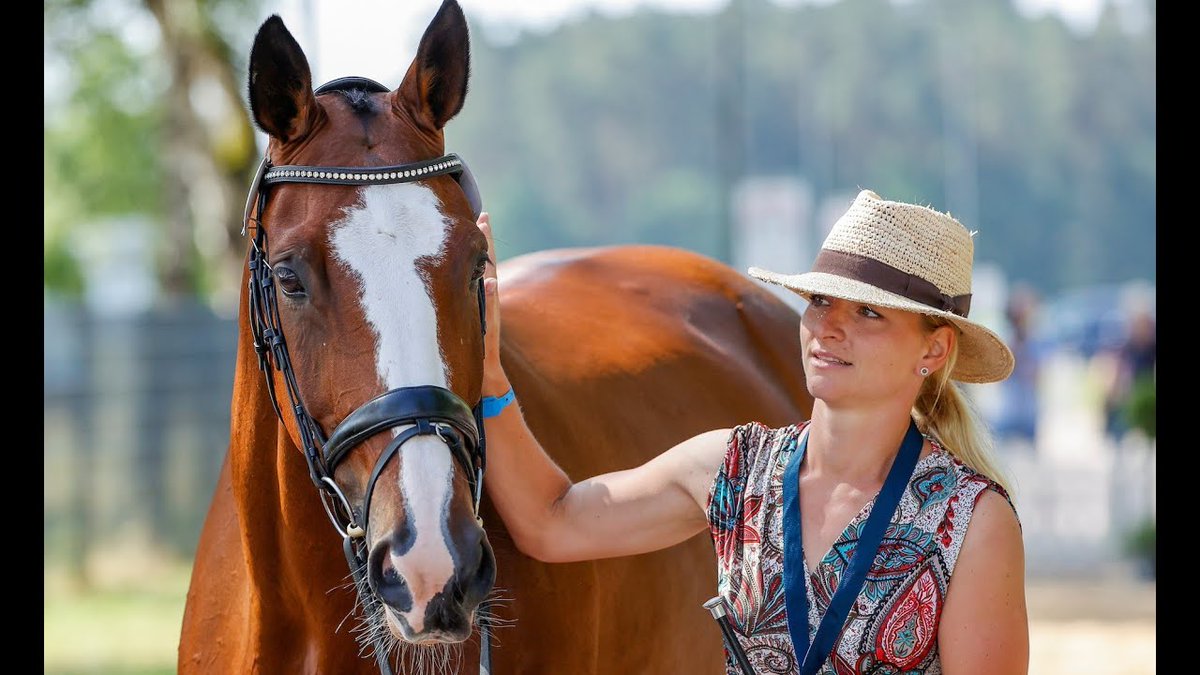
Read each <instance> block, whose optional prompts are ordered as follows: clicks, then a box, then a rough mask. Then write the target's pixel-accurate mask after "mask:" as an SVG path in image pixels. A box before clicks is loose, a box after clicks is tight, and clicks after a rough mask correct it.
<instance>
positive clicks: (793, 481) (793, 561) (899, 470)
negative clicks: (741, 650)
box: [783, 419, 924, 675]
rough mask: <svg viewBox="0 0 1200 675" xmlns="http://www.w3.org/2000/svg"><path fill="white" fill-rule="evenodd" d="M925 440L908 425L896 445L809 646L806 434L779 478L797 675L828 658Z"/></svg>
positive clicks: (912, 424) (818, 666)
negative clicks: (803, 502) (803, 473)
mask: <svg viewBox="0 0 1200 675" xmlns="http://www.w3.org/2000/svg"><path fill="white" fill-rule="evenodd" d="M923 444H924V438H923V437H922V436H921V432H920V430H918V429H917V423H916V422H915V421H913V420H911V419H910V420H909V424H908V432H907V433H906V434H905V435H904V441H903V442H902V443H901V444H900V451H899V453H898V454H897V455H896V459H895V460H894V461H893V462H892V468H891V470H890V471H889V472H888V476H887V480H886V481H884V483H883V488H882V489H881V490H880V491H879V494H878V495H876V497H875V503H874V505H872V506H871V515H870V516H869V517H868V518H867V523H866V525H865V526H864V527H863V530H862V534H861V536H860V537H859V539H858V543H857V544H856V545H855V547H854V553H853V555H852V556H851V558H850V561H849V563H847V565H846V569H845V570H844V571H843V572H842V577H841V579H839V580H838V585H837V590H836V591H835V592H834V594H833V599H832V600H831V601H830V602H829V609H828V610H826V612H825V616H823V617H822V618H821V624H820V625H819V626H818V627H817V634H816V636H815V637H814V638H813V641H812V644H811V645H810V644H809V641H808V632H809V625H808V593H807V591H806V587H807V584H808V579H807V578H806V575H805V574H804V544H803V533H802V527H801V520H802V519H801V516H800V464H801V463H802V462H803V460H804V451H805V449H807V447H808V430H807V429H806V430H805V433H804V438H803V439H802V440H801V441H800V444H799V446H798V447H797V448H796V450H795V452H794V454H793V455H792V458H791V460H789V461H788V465H787V469H786V470H785V471H784V473H783V513H784V517H783V586H784V592H785V595H786V600H787V616H788V632H789V633H790V634H791V637H792V646H793V648H794V649H795V650H796V658H797V659H798V660H799V661H800V675H814V674H815V673H816V672H817V671H819V670H820V669H821V666H822V665H823V664H824V663H825V661H826V660H827V659H828V658H829V653H830V652H831V651H833V648H834V641H835V640H836V639H837V636H838V635H839V634H840V633H841V632H842V626H844V625H845V623H846V617H847V616H848V615H849V613H850V606H851V605H852V604H853V602H854V599H855V598H857V597H858V593H859V591H861V590H862V587H863V583H864V582H865V581H866V580H867V572H869V571H870V569H871V563H872V562H874V560H875V554H876V553H877V552H878V551H879V544H880V542H882V541H883V534H884V532H885V531H886V530H887V526H888V525H889V524H890V523H891V522H892V516H893V515H895V513H896V506H897V505H899V503H900V497H901V496H903V495H904V491H905V489H906V488H907V487H908V483H909V481H910V480H911V479H912V472H913V469H914V468H915V467H916V465H917V457H918V456H919V455H920V454H921V446H922V445H923Z"/></svg>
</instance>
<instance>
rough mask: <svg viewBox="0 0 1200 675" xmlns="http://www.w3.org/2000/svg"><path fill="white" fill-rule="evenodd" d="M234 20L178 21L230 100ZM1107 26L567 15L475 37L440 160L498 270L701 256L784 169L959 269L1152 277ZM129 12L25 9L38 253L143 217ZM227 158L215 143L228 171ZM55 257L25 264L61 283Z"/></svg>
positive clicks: (140, 125) (1153, 215) (783, 13)
mask: <svg viewBox="0 0 1200 675" xmlns="http://www.w3.org/2000/svg"><path fill="white" fill-rule="evenodd" d="M259 4H260V3H259V2H257V1H256V0H222V1H220V2H207V3H200V4H199V5H197V6H198V7H200V8H201V10H202V12H203V13H204V14H205V18H204V20H205V21H207V22H209V23H208V24H206V25H213V26H217V25H219V26H222V27H223V28H222V32H223V34H225V35H226V36H227V38H226V39H227V40H228V44H229V45H234V46H236V47H237V48H235V49H232V50H231V53H229V54H227V57H228V61H229V63H230V66H229V67H230V68H231V70H232V72H234V73H236V76H235V77H236V79H237V80H241V79H242V77H243V76H242V73H243V72H244V60H245V58H246V53H247V52H248V48H249V44H250V38H251V36H252V34H253V29H254V28H255V27H256V26H257V23H258V21H259V20H260V19H261V18H262V17H261V11H260V9H259ZM1122 7H1123V9H1121V10H1120V11H1129V10H1130V9H1131V8H1132V9H1137V8H1138V7H1142V8H1144V11H1145V12H1146V13H1147V16H1148V17H1149V24H1148V25H1147V26H1144V27H1142V28H1141V29H1139V30H1131V29H1129V28H1127V27H1125V26H1124V25H1123V24H1122V22H1121V20H1120V17H1119V15H1118V9H1117V8H1116V5H1115V4H1114V3H1109V4H1107V5H1106V10H1105V14H1104V16H1103V18H1102V20H1101V22H1100V24H1099V26H1098V28H1097V29H1096V30H1095V31H1094V32H1090V33H1085V34H1078V33H1075V32H1072V31H1071V30H1070V29H1068V28H1067V27H1066V25H1065V24H1063V23H1062V22H1061V21H1060V20H1058V19H1057V18H1054V17H1052V16H1043V17H1041V18H1034V19H1030V18H1026V17H1023V16H1022V15H1021V14H1020V13H1018V12H1017V10H1016V9H1015V8H1014V6H1013V4H1012V3H1011V2H1008V1H1005V0H987V1H984V2H960V1H959V0H914V1H912V2H903V3H897V2H892V1H890V0H842V1H841V2H835V3H787V5H786V6H784V5H781V4H776V3H774V2H769V1H768V0H735V2H734V4H732V5H730V6H729V8H728V9H726V10H725V11H723V12H720V13H717V14H703V15H676V14H671V15H668V14H664V13H660V12H655V11H649V10H646V9H642V10H640V11H637V12H635V13H633V14H632V15H629V16H624V17H620V18H613V17H608V16H602V15H588V16H585V17H583V18H581V19H578V20H575V21H572V22H569V23H567V24H564V25H562V26H560V27H558V28H556V29H554V30H552V31H549V32H529V33H525V34H522V35H519V36H518V39H516V40H515V41H511V42H506V43H505V44H493V43H491V42H490V41H489V33H488V30H487V29H486V27H476V29H475V30H474V31H473V39H472V79H471V90H470V94H469V96H468V100H467V102H466V107H465V108H464V110H463V112H462V114H461V115H460V116H459V118H458V119H457V120H455V121H453V122H451V124H450V125H449V128H448V129H447V149H448V150H450V151H453V152H458V153H460V154H462V155H463V156H464V157H466V158H467V159H468V160H469V161H470V162H471V167H472V170H473V171H474V172H475V174H476V175H477V176H478V178H479V182H480V185H481V187H482V190H483V193H484V197H485V201H486V203H487V205H488V209H489V210H490V211H491V212H492V213H493V215H494V216H495V219H496V224H497V231H498V237H499V242H498V243H499V245H500V253H501V254H502V255H512V254H515V253H520V252H525V251H531V250H536V249H542V248H548V247H551V246H571V245H589V244H610V243H618V242H657V243H664V244H671V245H677V246H683V247H686V248H690V249H693V250H697V251H700V252H701V253H706V254H709V255H713V256H717V257H726V256H727V255H728V250H727V247H726V245H725V243H724V242H725V240H726V237H727V235H726V229H725V228H726V227H727V225H726V223H725V220H726V216H725V211H726V208H727V200H726V199H725V198H724V196H723V195H724V194H725V191H726V189H727V187H728V184H729V181H730V179H731V178H732V177H734V176H736V175H738V174H739V173H745V174H752V175H770V174H790V175H797V176H800V177H801V178H803V179H805V180H807V181H808V182H809V183H811V185H812V187H813V191H814V196H815V198H816V199H817V200H818V203H819V201H820V200H822V199H826V198H829V197H833V196H842V195H845V194H847V193H850V194H853V192H854V191H856V190H857V188H859V187H870V188H872V189H875V190H876V191H878V192H880V193H881V194H883V195H884V196H885V197H888V198H895V199H904V200H912V201H917V202H922V203H928V204H932V205H935V206H938V207H940V208H943V209H947V210H951V211H952V212H954V213H955V214H956V215H959V216H960V217H962V218H963V219H964V222H965V223H966V224H967V226H968V227H969V228H971V229H973V230H978V231H979V233H980V234H979V237H978V238H977V249H976V250H977V254H978V259H979V260H981V261H991V262H995V263H998V264H999V265H1001V266H1002V267H1003V268H1004V269H1005V270H1006V272H1007V273H1008V275H1009V276H1010V277H1012V278H1022V279H1027V280H1029V281H1030V282H1031V283H1033V284H1034V285H1035V286H1037V287H1038V288H1039V289H1040V290H1042V291H1044V292H1049V291H1054V290H1058V289H1061V288H1065V287H1069V286H1076V285H1081V284H1088V283H1099V282H1109V281H1124V280H1127V279H1130V278H1146V279H1150V280H1152V281H1153V280H1154V279H1155V276H1156V265H1155V255H1156V254H1155V247H1156V238H1157V237H1156V227H1157V202H1156V190H1157V175H1156V171H1157V169H1156V162H1157V135H1156V133H1157V130H1156V115H1157V108H1156V91H1157V90H1156V87H1157V83H1156V27H1155V11H1156V9H1155V5H1154V3H1153V2H1149V3H1147V4H1145V5H1138V4H1137V2H1136V1H1135V2H1133V3H1123V4H1122ZM145 15H146V10H145V8H144V6H142V5H141V4H138V3H135V2H133V0H112V2H106V3H94V2H85V1H82V0H50V1H49V2H47V3H45V4H44V16H45V36H46V51H47V55H48V56H47V72H48V73H49V74H48V76H47V87H46V114H45V125H44V132H43V139H44V160H45V166H46V175H47V180H46V199H45V202H46V205H47V213H46V216H45V227H46V230H47V233H48V234H49V233H58V232H67V233H69V232H71V231H73V229H74V228H78V227H82V226H84V224H85V223H88V222H93V221H95V220H97V219H99V218H101V217H103V216H106V215H116V214H125V213H130V212H136V213H141V214H145V215H150V216H152V217H162V216H163V212H164V202H165V200H166V198H165V197H164V196H163V194H162V192H163V188H164V181H163V179H162V175H163V164H162V162H163V160H162V159H161V158H163V157H166V156H168V154H167V153H166V152H165V148H166V147H167V141H168V140H169V139H168V138H167V136H168V133H167V130H166V129H165V128H164V127H165V124H166V112H165V107H164V106H165V104H164V102H163V99H162V94H163V92H164V90H165V84H164V82H165V81H166V77H167V76H168V73H166V72H165V69H166V60H165V59H164V58H162V56H161V54H159V53H158V52H157V51H156V49H155V47H154V45H152V44H149V43H147V44H142V43H140V42H138V41H137V40H133V39H131V38H130V36H131V35H136V34H137V31H132V30H130V26H137V25H140V24H141V23H147V22H148V24H149V25H151V26H153V20H151V19H147V18H146V16H145ZM738 36H740V38H739V37H738ZM739 41H740V44H739ZM353 48H354V47H353V45H342V46H340V47H339V49H343V50H353ZM410 57H411V54H400V53H397V54H396V60H397V62H402V63H403V62H407V59H408V58H410ZM366 65H367V64H364V70H369V69H368V68H366ZM389 84H392V85H393V86H394V85H395V84H397V83H395V82H392V83H389ZM739 120H740V126H739ZM226 141H227V142H226ZM246 142H248V139H247V138H243V137H235V136H231V137H230V138H229V139H219V142H218V143H217V145H218V147H220V148H226V147H227V148H228V149H229V153H230V154H231V156H234V157H236V156H238V155H239V154H240V153H241V150H239V148H243V147H244V145H245V143H246ZM731 153H732V154H731ZM233 164H237V162H236V161H233ZM817 225H818V226H824V225H828V223H818V224H817ZM56 236H58V235H55V236H48V237H47V238H46V242H47V243H46V246H47V251H46V260H47V265H48V269H49V266H50V263H51V261H53V264H54V265H56V266H58V267H55V269H56V270H57V269H59V268H60V267H61V268H62V269H64V270H65V269H66V268H67V267H69V265H67V266H65V267H64V265H66V262H67V258H64V257H63V255H62V253H61V252H55V251H52V250H51V247H52V246H58V245H59V244H58V243H55V242H57V241H58V240H57V239H56V238H55V237H56ZM209 273H210V271H206V270H198V271H196V272H195V274H196V275H198V276H197V281H196V283H198V284H201V285H203V284H204V283H205V282H204V279H205V278H206V277H205V275H206V274H209ZM60 278H61V279H64V280H65V279H68V278H69V275H68V274H67V273H66V272H62V273H60V272H57V271H56V272H54V273H53V274H50V273H48V274H47V276H46V279H47V282H46V283H48V284H51V283H55V284H57V283H59V281H57V280H58V279H60ZM63 283H64V284H67V285H68V286H69V283H68V282H66V281H64V282H63Z"/></svg>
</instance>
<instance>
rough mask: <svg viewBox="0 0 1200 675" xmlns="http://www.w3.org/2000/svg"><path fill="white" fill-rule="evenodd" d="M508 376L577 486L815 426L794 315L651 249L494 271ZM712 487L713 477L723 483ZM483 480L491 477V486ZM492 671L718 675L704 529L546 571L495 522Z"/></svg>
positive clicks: (540, 259) (717, 268)
mask: <svg viewBox="0 0 1200 675" xmlns="http://www.w3.org/2000/svg"><path fill="white" fill-rule="evenodd" d="M499 277H500V288H501V311H502V316H503V332H502V334H501V340H502V352H501V358H502V360H503V362H504V368H505V372H506V373H507V374H508V376H509V379H510V380H511V381H512V383H513V389H514V390H515V391H516V392H517V395H518V402H519V403H520V404H521V407H522V410H523V412H524V415H525V418H526V420H527V421H528V423H529V426H530V428H531V429H532V430H533V432H534V434H535V435H536V436H537V438H538V440H539V442H540V443H541V444H542V446H543V447H544V448H545V449H546V451H547V452H548V453H549V454H550V455H551V456H552V457H553V458H554V459H555V461H556V462H557V463H558V464H559V465H560V466H561V467H563V469H564V470H565V471H566V472H567V473H568V475H570V476H571V477H572V478H574V479H577V480H579V479H583V478H587V477H590V476H593V475H597V474H600V473H604V472H608V471H615V470H620V469H627V468H631V467H634V466H638V465H640V464H642V463H644V462H646V461H648V460H649V459H651V458H652V457H654V456H655V455H657V454H659V453H661V452H662V451H664V450H666V449H667V448H670V447H671V446H672V445H675V444H677V443H679V442H681V441H683V440H685V439H687V438H689V437H691V436H694V435H696V434H698V433H701V432H704V431H707V430H709V429H714V428H721V427H731V426H734V425H737V424H740V423H743V422H746V421H750V420H760V421H763V422H764V423H767V424H773V425H782V424H786V423H790V422H794V421H797V420H800V419H805V418H807V416H808V413H809V412H810V411H811V406H812V399H811V398H810V397H809V395H808V393H807V391H806V390H805V388H804V379H803V372H802V369H801V359H800V346H799V341H798V337H797V336H798V331H799V317H798V315H796V313H795V312H793V311H792V310H791V309H790V308H788V307H787V306H786V305H785V304H784V303H782V302H781V301H780V300H778V299H777V298H775V296H773V295H772V294H771V293H770V292H768V291H766V290H764V289H762V288H760V287H758V286H757V285H756V284H754V283H753V282H751V281H749V280H748V279H746V278H745V277H742V276H741V275H739V274H737V273H736V272H734V271H733V270H731V269H730V268H728V267H726V266H724V265H720V264H719V263H716V262H715V261H712V260H710V259H708V258H705V257H703V256H699V255H697V254H694V253H688V252H686V251H681V250H676V249H668V248H662V247H652V246H633V247H614V248H604V249H586V250H567V251H548V252H542V253H536V254H531V255H527V256H523V257H520V258H515V259H513V260H510V261H507V262H505V263H503V264H501V266H500V269H499ZM714 478H715V476H714ZM485 483H486V481H485ZM485 519H486V520H487V522H488V534H489V540H490V541H491V542H492V545H493V547H494V548H495V551H496V559H497V568H498V577H497V582H496V583H497V586H498V587H499V588H501V589H503V590H504V592H505V595H506V596H507V597H510V598H511V602H510V603H508V604H506V605H505V606H502V607H501V610H500V611H501V616H504V617H511V618H513V619H515V620H516V623H515V627H514V628H512V629H511V630H500V631H498V632H497V638H498V640H499V641H500V644H501V646H500V648H498V649H497V650H496V652H495V658H496V663H497V664H498V667H497V672H498V673H517V672H520V673H526V672H539V673H540V672H546V673H549V672H563V673H565V672H570V673H635V672H637V673H642V672H644V673H651V672H653V673H718V672H723V668H724V666H723V663H724V661H723V657H722V646H721V635H720V633H719V631H718V630H717V627H716V625H715V624H714V622H713V620H712V617H711V616H709V614H708V612H706V611H704V610H703V609H702V608H701V606H700V605H701V603H703V602H704V601H705V600H707V599H709V598H710V597H712V596H713V595H715V594H716V574H715V571H716V568H715V562H714V554H713V548H712V543H711V541H710V539H709V537H708V535H707V534H704V535H697V536H696V537H693V538H691V539H689V540H688V541H686V542H683V543H681V544H679V545H677V546H674V547H671V548H669V549H665V550H663V551H658V552H655V553H650V554H645V555H639V556H628V557H622V558H613V559H608V560H597V561H590V562H582V563H570V564H555V565H547V564H542V563H538V562H537V561H534V560H531V559H529V558H527V557H525V556H523V555H521V554H520V553H518V552H516V551H515V550H514V549H513V546H512V543H511V541H510V540H509V539H508V537H507V533H506V532H505V531H504V530H503V527H502V523H501V522H500V521H499V519H498V518H497V517H496V516H495V515H494V513H488V514H487V515H485Z"/></svg>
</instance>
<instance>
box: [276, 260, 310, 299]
mask: <svg viewBox="0 0 1200 675" xmlns="http://www.w3.org/2000/svg"><path fill="white" fill-rule="evenodd" d="M275 278H276V279H277V280H278V281H279V290H281V291H283V294H284V295H286V296H288V297H293V298H294V297H298V296H302V295H304V293H305V291H304V284H302V283H300V276H299V275H298V274H296V273H295V272H293V271H292V270H291V269H289V268H287V267H280V266H278V265H276V266H275Z"/></svg>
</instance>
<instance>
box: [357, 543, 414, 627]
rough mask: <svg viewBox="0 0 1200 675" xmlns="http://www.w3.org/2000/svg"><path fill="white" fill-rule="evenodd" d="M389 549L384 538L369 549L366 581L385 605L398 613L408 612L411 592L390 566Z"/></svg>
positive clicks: (397, 571) (410, 605)
mask: <svg viewBox="0 0 1200 675" xmlns="http://www.w3.org/2000/svg"><path fill="white" fill-rule="evenodd" d="M390 549H391V545H390V543H389V542H388V540H387V539H386V538H385V539H384V540H382V541H379V542H377V543H376V544H375V547H374V548H372V549H371V555H370V557H369V559H368V563H367V564H368V565H369V572H368V575H367V581H368V584H369V585H370V587H371V590H373V591H375V594H376V595H378V596H379V599H380V600H383V602H384V603H385V604H387V605H388V606H389V607H391V608H393V609H395V610H397V611H399V612H408V611H409V610H411V609H412V605H413V598H412V591H410V590H409V588H408V583H407V582H406V581H405V580H404V577H402V576H400V572H399V570H397V569H396V568H395V567H394V566H393V565H392V561H391V556H390V554H389V553H390Z"/></svg>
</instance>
